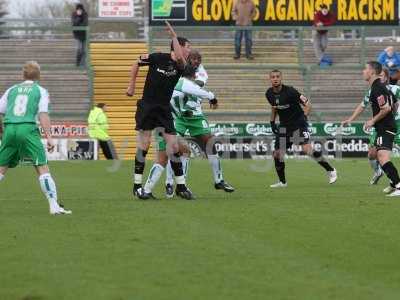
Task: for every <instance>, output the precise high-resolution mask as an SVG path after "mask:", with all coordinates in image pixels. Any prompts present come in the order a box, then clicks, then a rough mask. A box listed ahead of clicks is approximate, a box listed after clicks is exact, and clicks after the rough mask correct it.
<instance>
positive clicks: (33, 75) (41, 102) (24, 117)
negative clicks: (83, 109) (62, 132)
mask: <svg viewBox="0 0 400 300" xmlns="http://www.w3.org/2000/svg"><path fill="white" fill-rule="evenodd" d="M23 77H24V80H25V81H24V82H22V83H20V84H16V85H14V86H12V87H11V88H9V89H8V90H7V91H6V92H5V94H4V95H3V96H2V97H1V98H0V115H4V118H3V125H4V132H3V137H2V143H1V146H0V181H1V180H2V179H3V178H4V176H5V174H6V172H7V170H8V169H9V168H15V167H16V166H17V165H18V164H19V162H20V161H26V160H29V161H30V162H32V164H33V166H34V167H35V169H36V172H37V174H38V175H39V183H40V187H41V189H42V191H43V194H44V195H45V196H46V198H47V200H48V202H49V206H50V214H52V215H61V214H70V213H71V211H69V210H65V209H64V208H63V207H62V205H60V204H59V203H58V200H57V189H56V185H55V182H54V180H53V178H52V176H51V174H50V171H49V168H48V166H47V158H46V153H45V150H44V147H43V144H42V141H41V135H40V132H39V128H38V126H37V125H36V122H37V119H39V122H40V125H41V126H42V128H43V130H44V132H45V135H46V138H47V149H48V151H49V152H52V151H53V150H54V143H53V140H52V138H51V125H50V118H49V116H48V111H49V108H48V106H49V101H50V100H49V94H48V92H47V90H45V89H44V88H43V87H41V86H40V85H39V84H38V80H39V79H40V66H39V64H38V63H36V62H33V61H32V62H28V63H26V64H25V65H24V68H23Z"/></svg>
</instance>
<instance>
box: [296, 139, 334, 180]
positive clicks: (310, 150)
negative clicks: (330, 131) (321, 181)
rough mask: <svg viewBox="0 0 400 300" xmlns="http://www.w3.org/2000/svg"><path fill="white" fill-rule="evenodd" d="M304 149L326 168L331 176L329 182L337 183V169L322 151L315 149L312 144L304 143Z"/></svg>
mask: <svg viewBox="0 0 400 300" xmlns="http://www.w3.org/2000/svg"><path fill="white" fill-rule="evenodd" d="M302 149H303V152H304V153H306V154H307V155H308V156H310V157H312V158H313V159H314V160H315V161H316V162H317V163H318V164H319V165H320V166H321V167H322V168H324V170H325V171H326V173H327V175H328V178H329V184H333V183H335V182H336V180H337V172H336V169H335V168H334V167H332V166H331V165H330V164H329V163H328V162H327V161H326V160H325V158H324V157H323V155H322V153H321V152H319V151H315V150H314V149H313V147H312V145H311V144H304V145H302Z"/></svg>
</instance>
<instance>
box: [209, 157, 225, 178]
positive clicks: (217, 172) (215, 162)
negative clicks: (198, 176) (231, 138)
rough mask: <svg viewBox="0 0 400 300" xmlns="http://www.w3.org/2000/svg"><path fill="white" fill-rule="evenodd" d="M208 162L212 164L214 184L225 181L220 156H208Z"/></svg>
mask: <svg viewBox="0 0 400 300" xmlns="http://www.w3.org/2000/svg"><path fill="white" fill-rule="evenodd" d="M208 161H209V162H210V164H211V168H212V172H213V175H214V182H215V183H220V182H221V181H222V180H224V177H223V174H222V168H221V161H220V159H219V156H218V155H215V154H214V155H208Z"/></svg>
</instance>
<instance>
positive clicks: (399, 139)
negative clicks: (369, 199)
mask: <svg viewBox="0 0 400 300" xmlns="http://www.w3.org/2000/svg"><path fill="white" fill-rule="evenodd" d="M380 77H381V81H382V83H385V84H386V87H387V89H388V90H389V91H391V92H392V94H393V95H394V101H395V103H394V105H393V111H394V116H395V120H396V126H397V128H398V129H399V128H400V112H399V105H398V104H399V101H400V86H398V85H390V84H389V71H388V70H387V69H383V71H382V73H381V74H380ZM370 93H371V90H370V89H369V90H368V91H366V93H365V96H364V99H363V101H362V102H361V103H360V104H359V105H358V106H357V107H356V109H355V110H354V112H353V115H352V116H351V117H350V118H348V119H346V120H344V121H343V122H342V126H346V125H348V124H350V123H351V122H353V120H355V119H356V118H357V117H358V116H359V115H360V114H361V113H362V112H363V111H364V110H365V109H366V108H367V107H368V106H369V97H370ZM375 138H376V131H375V129H374V128H372V131H371V134H370V138H369V149H368V160H369V163H370V165H371V168H372V170H373V171H374V173H373V175H372V178H371V180H370V184H377V183H378V181H379V179H380V178H381V177H382V176H383V170H382V169H381V167H380V165H379V162H378V160H377V152H376V148H375V146H374V141H375ZM394 143H395V144H396V145H400V132H399V130H398V131H397V134H396V138H395V141H394ZM384 191H385V192H386V193H390V192H391V191H392V189H391V188H390V187H388V188H386V189H385V190H384Z"/></svg>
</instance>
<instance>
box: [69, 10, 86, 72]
mask: <svg viewBox="0 0 400 300" xmlns="http://www.w3.org/2000/svg"><path fill="white" fill-rule="evenodd" d="M71 21H72V26H74V27H75V26H88V14H87V12H86V10H85V8H84V6H83V5H82V4H80V3H78V4H77V5H76V6H75V11H74V12H73V13H72V16H71ZM72 33H73V34H74V39H75V40H76V49H77V50H76V66H77V67H79V66H81V65H84V63H85V58H86V45H85V44H86V31H84V30H73V31H72Z"/></svg>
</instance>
